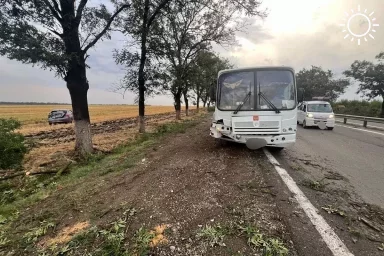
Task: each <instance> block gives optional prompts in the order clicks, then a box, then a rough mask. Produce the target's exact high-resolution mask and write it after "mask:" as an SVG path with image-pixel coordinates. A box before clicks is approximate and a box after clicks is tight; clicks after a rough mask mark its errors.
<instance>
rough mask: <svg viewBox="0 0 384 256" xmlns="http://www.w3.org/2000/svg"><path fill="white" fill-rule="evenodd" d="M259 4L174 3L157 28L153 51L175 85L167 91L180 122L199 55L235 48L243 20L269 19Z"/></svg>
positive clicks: (250, 0) (249, 0)
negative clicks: (216, 46) (216, 48)
mask: <svg viewBox="0 0 384 256" xmlns="http://www.w3.org/2000/svg"><path fill="white" fill-rule="evenodd" d="M259 6H260V2H258V1H255V0H228V1H212V0H178V1H174V2H171V3H170V4H169V5H168V6H167V7H166V8H165V10H166V15H163V16H162V17H161V18H160V19H159V20H158V22H156V24H154V26H156V29H154V31H153V32H154V33H153V34H152V35H151V43H150V44H152V46H151V49H153V50H154V51H155V53H156V55H158V56H160V57H161V58H163V59H165V60H166V65H167V68H166V70H167V72H168V77H171V78H172V81H171V82H170V83H168V84H167V86H165V88H164V89H166V90H168V91H170V92H171V93H172V95H173V98H174V101H175V110H176V119H180V110H181V97H182V94H183V93H184V94H187V93H188V89H189V88H188V77H189V68H190V65H191V64H192V63H193V61H194V58H195V57H196V55H197V54H198V53H199V52H200V51H203V50H209V49H210V48H211V43H212V42H215V43H217V44H220V45H222V46H229V45H234V44H235V43H236V40H235V32H236V31H239V30H242V29H244V27H245V26H246V22H245V21H244V19H243V18H242V17H241V15H243V14H245V15H248V16H259V17H265V16H266V14H265V13H264V12H260V11H258V8H259Z"/></svg>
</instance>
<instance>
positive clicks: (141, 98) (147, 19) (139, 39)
mask: <svg viewBox="0 0 384 256" xmlns="http://www.w3.org/2000/svg"><path fill="white" fill-rule="evenodd" d="M171 1H172V0H133V1H132V8H131V9H129V10H127V11H126V13H125V14H126V15H125V17H122V19H121V20H120V25H119V27H120V31H122V32H123V33H124V34H126V35H127V37H128V40H129V39H131V41H133V42H129V43H128V44H127V45H126V47H125V48H124V49H123V50H121V51H116V53H115V58H116V62H117V63H119V64H124V65H125V66H126V68H127V73H126V75H125V77H124V79H123V81H122V84H121V86H120V87H119V88H118V89H124V90H130V91H133V92H136V93H137V94H138V98H137V101H138V103H139V123H140V128H139V132H141V133H142V132H145V94H147V95H148V96H150V95H152V94H153V93H155V92H156V91H155V89H156V88H157V87H159V84H160V83H159V79H160V75H159V74H160V73H161V69H160V66H159V65H157V64H158V63H154V62H153V61H154V60H155V59H156V58H155V56H154V54H153V52H152V51H151V49H148V36H149V35H150V34H151V30H152V29H153V27H152V24H153V22H154V21H155V20H156V19H157V18H158V17H159V15H160V14H161V11H162V10H163V9H164V8H165V6H166V5H167V4H168V3H169V2H171ZM123 2H124V1H123ZM118 5H119V4H118ZM120 5H121V4H120ZM134 48H136V49H134Z"/></svg>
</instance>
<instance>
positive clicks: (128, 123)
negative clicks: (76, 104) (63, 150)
mask: <svg viewBox="0 0 384 256" xmlns="http://www.w3.org/2000/svg"><path fill="white" fill-rule="evenodd" d="M189 112H190V113H191V114H194V113H195V110H190V111H189ZM174 118H175V113H174V112H168V113H163V114H156V115H149V116H146V124H147V125H148V124H155V123H159V122H162V121H166V120H171V119H174ZM137 125H138V120H137V117H132V118H125V119H116V120H109V121H104V122H100V123H93V124H91V131H92V134H93V135H95V134H103V133H113V132H116V131H119V130H123V129H129V128H133V127H136V126H137ZM25 138H27V139H29V140H33V141H40V142H41V141H47V140H49V143H48V141H47V142H46V143H41V144H42V145H44V144H49V145H56V144H59V143H66V142H71V141H74V140H75V131H74V129H73V127H66V128H61V129H55V130H50V131H42V132H38V133H34V134H28V135H25ZM39 144H40V143H37V145H36V144H35V145H34V146H39Z"/></svg>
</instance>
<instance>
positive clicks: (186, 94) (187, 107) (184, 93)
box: [183, 90, 189, 116]
mask: <svg viewBox="0 0 384 256" xmlns="http://www.w3.org/2000/svg"><path fill="white" fill-rule="evenodd" d="M183 96H184V102H185V115H186V116H189V113H188V110H189V104H188V90H184V91H183Z"/></svg>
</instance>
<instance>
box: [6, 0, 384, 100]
mask: <svg viewBox="0 0 384 256" xmlns="http://www.w3.org/2000/svg"><path fill="white" fill-rule="evenodd" d="M264 2H265V3H264V4H263V7H264V8H267V9H268V12H269V16H268V17H267V18H265V19H264V20H256V21H255V22H254V24H253V25H252V26H250V27H249V29H248V31H247V32H246V33H239V34H238V35H237V38H238V41H239V43H240V46H236V47H232V48H231V49H222V48H220V47H214V48H215V50H216V51H217V52H219V53H220V55H222V56H224V57H228V58H230V59H231V60H232V61H233V62H234V63H235V64H236V66H237V67H246V66H248V67H249V66H258V65H287V66H292V67H293V68H295V70H296V71H299V70H300V69H302V68H309V67H310V66H311V65H317V66H322V67H323V68H324V69H331V70H332V71H333V72H334V73H335V74H336V75H337V76H341V73H342V71H343V70H345V69H347V68H348V67H349V66H350V64H351V63H352V62H353V61H354V60H356V59H358V60H364V59H365V60H374V57H375V55H377V54H378V53H379V52H380V51H384V47H383V45H384V12H382V10H383V8H382V3H383V2H382V0H365V1H357V0H310V1H309V0H290V1H287V0H265V1H264ZM359 5H360V10H361V11H362V12H363V13H364V11H365V9H367V13H366V14H367V15H368V16H369V14H371V13H372V12H374V14H372V15H371V16H369V18H370V19H371V21H372V19H373V18H376V19H375V20H374V21H373V22H372V24H373V23H377V24H380V26H378V27H374V28H373V29H375V31H376V32H373V31H371V32H370V34H371V35H372V36H373V37H374V39H372V38H371V37H370V36H369V35H367V36H366V38H367V42H366V41H365V40H364V39H363V40H362V41H361V44H360V45H358V44H357V38H355V39H354V41H352V42H351V38H352V35H350V36H349V37H348V38H347V39H344V36H345V35H346V33H343V32H342V30H343V27H341V26H340V25H339V24H342V23H346V21H343V20H342V19H343V18H346V14H345V12H348V13H349V15H352V12H351V10H354V13H356V12H357V11H358V6H359ZM351 24H352V26H351V29H352V30H353V32H354V33H355V34H359V33H364V32H365V31H366V30H367V28H368V25H369V24H368V21H367V20H365V18H363V17H362V16H356V17H355V18H354V19H353V20H352V22H351ZM123 44H124V37H122V36H121V35H119V34H114V36H113V37H112V41H103V42H101V43H99V44H98V45H97V47H96V48H95V49H92V50H91V51H90V52H89V54H90V58H89V59H88V62H87V63H88V65H89V66H90V67H91V69H89V70H88V71H87V76H88V79H89V82H90V90H89V94H88V99H89V103H91V104H131V103H133V100H134V95H133V94H132V93H126V95H125V97H124V99H123V97H122V95H120V94H117V93H113V92H110V89H111V88H112V87H113V85H114V84H116V83H118V82H119V80H120V79H121V78H122V76H123V75H124V70H123V69H122V67H120V66H118V65H116V64H115V62H114V59H113V57H112V52H113V49H115V48H121V47H122V45H123ZM355 92H356V86H355V85H354V86H351V87H350V88H349V89H348V90H347V92H346V93H345V94H344V95H343V96H342V97H341V98H348V99H359V96H358V95H356V94H355ZM0 101H38V102H66V103H70V98H69V93H68V91H67V89H66V87H65V83H64V81H62V80H61V79H59V78H55V76H54V73H52V72H50V71H44V70H41V69H39V68H38V67H31V66H30V65H24V64H21V63H19V62H16V61H11V60H8V59H7V58H5V57H0ZM148 104H153V105H172V104H173V100H172V98H171V97H169V96H157V97H155V98H153V99H150V100H149V101H148Z"/></svg>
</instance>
